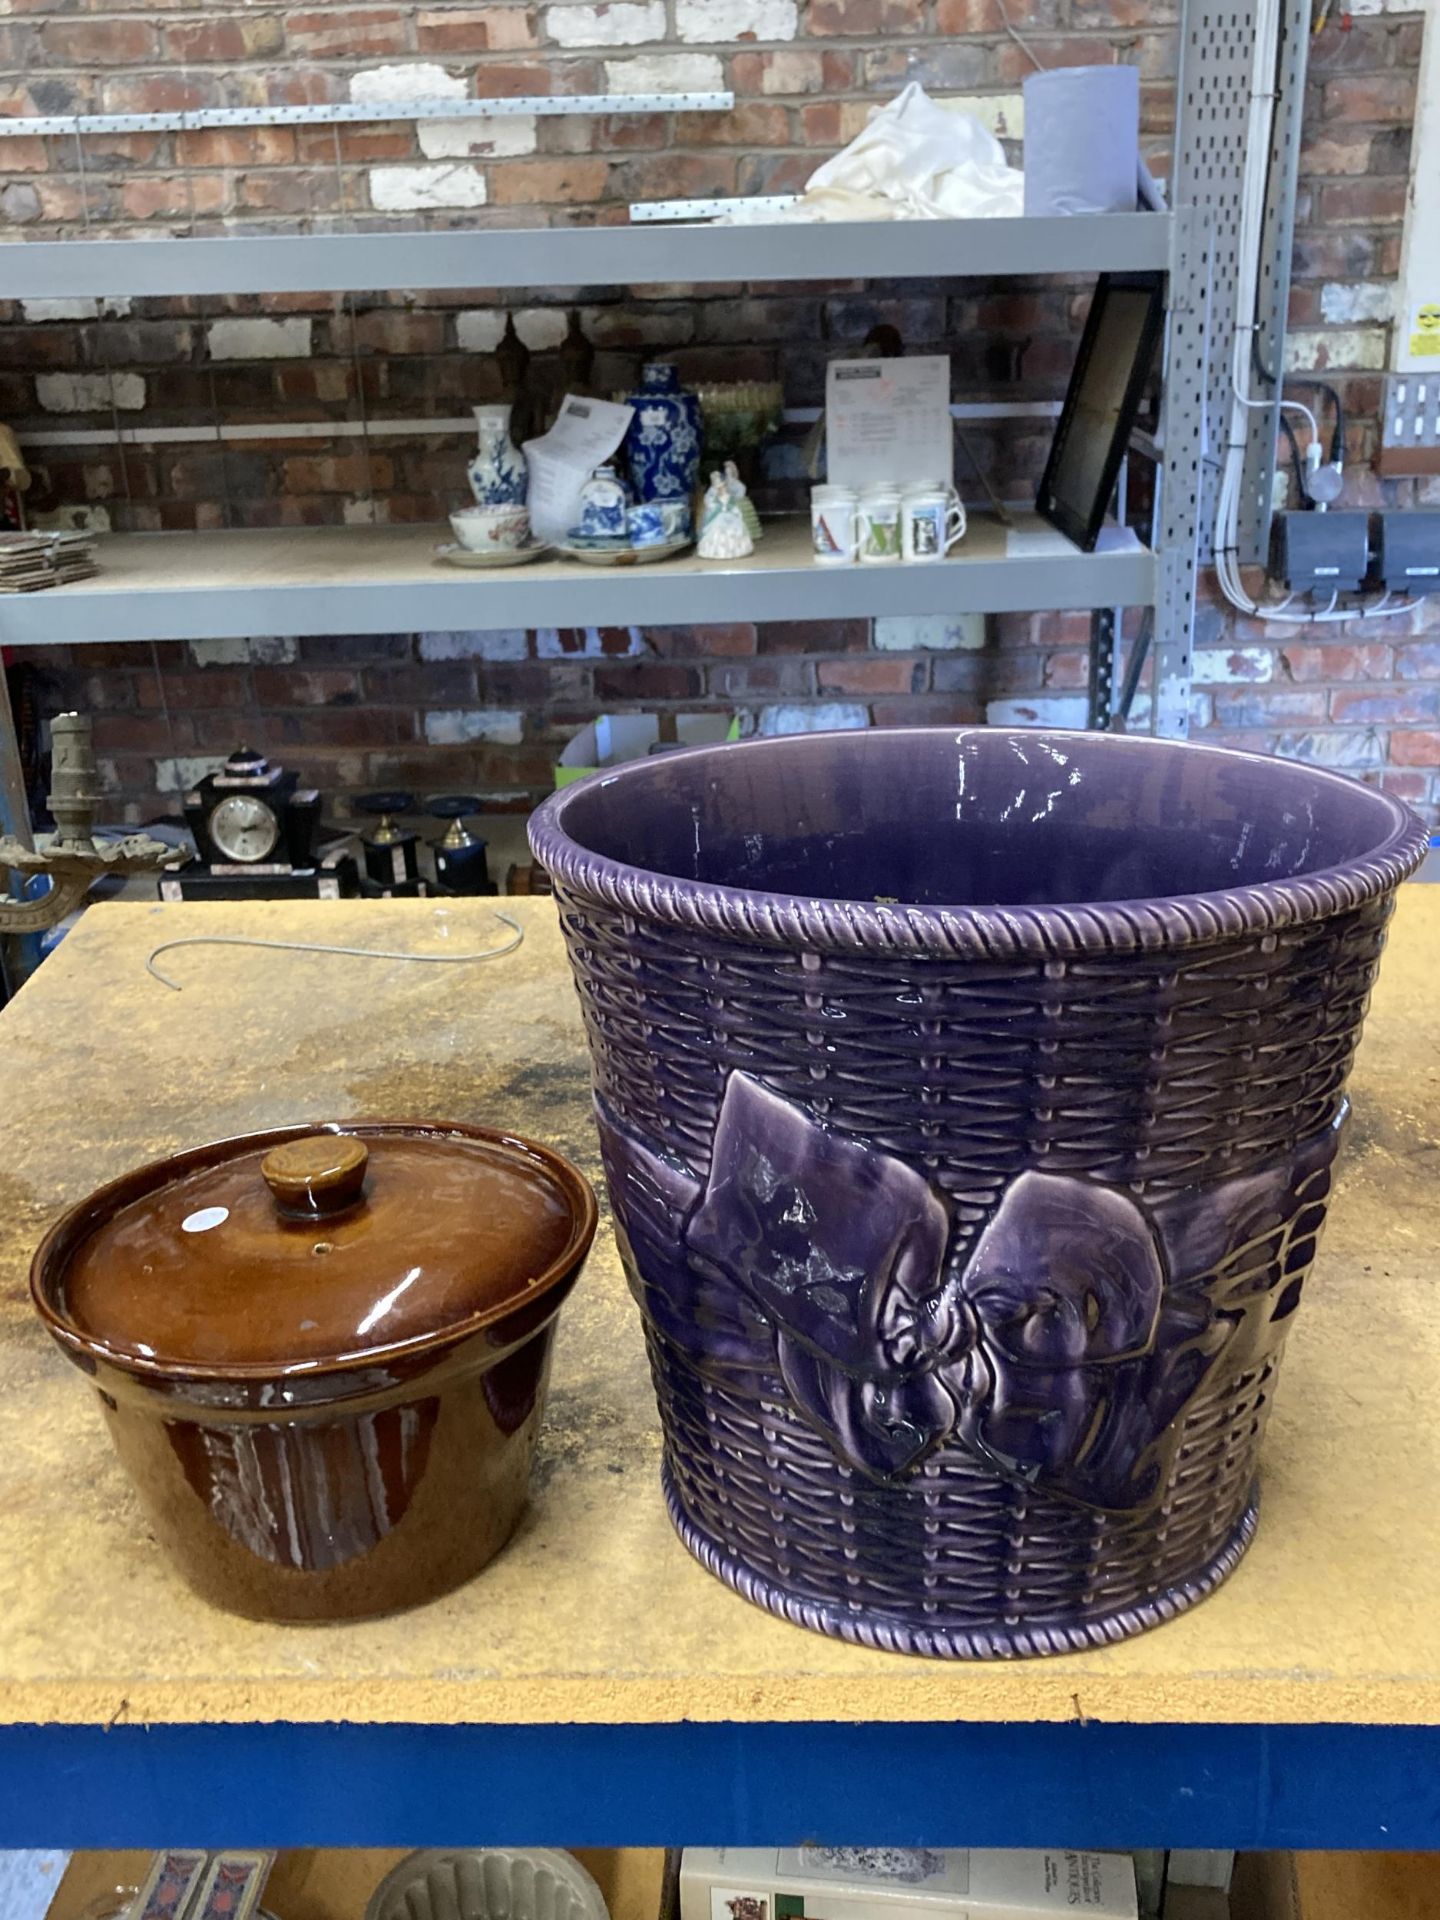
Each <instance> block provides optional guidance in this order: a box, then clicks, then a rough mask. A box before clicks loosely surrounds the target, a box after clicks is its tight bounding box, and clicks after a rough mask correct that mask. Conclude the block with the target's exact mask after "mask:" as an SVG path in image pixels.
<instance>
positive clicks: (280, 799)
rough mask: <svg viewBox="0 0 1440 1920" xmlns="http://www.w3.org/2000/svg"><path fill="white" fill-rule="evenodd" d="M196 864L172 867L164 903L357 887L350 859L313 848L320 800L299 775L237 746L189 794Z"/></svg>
mask: <svg viewBox="0 0 1440 1920" xmlns="http://www.w3.org/2000/svg"><path fill="white" fill-rule="evenodd" d="M185 824H186V825H187V826H188V827H189V829H190V832H191V834H192V835H193V837H194V840H195V853H196V858H195V859H194V860H187V861H185V862H184V863H183V864H182V865H180V866H175V867H169V868H167V869H166V871H165V872H164V873H163V874H162V876H161V879H160V898H161V899H162V900H234V899H247V898H250V899H253V898H262V899H272V900H306V899H308V900H315V899H320V900H325V899H332V900H333V899H340V898H342V897H345V898H348V897H349V896H350V895H351V894H353V893H354V892H355V889H356V871H355V862H354V860H353V858H352V857H351V856H350V855H349V854H346V853H344V852H342V851H340V844H341V843H337V846H336V848H335V849H334V850H333V851H332V850H329V849H325V848H318V847H317V845H316V840H317V835H318V832H319V827H320V795H319V793H318V792H317V791H316V790H315V789H314V788H311V787H301V785H300V780H299V775H298V774H295V773H291V772H287V771H286V769H285V768H283V767H272V766H271V765H270V763H269V761H268V760H266V758H265V756H264V755H263V754H260V753H256V752H254V751H253V750H252V749H251V748H249V747H237V748H236V749H235V751H234V753H232V754H231V755H230V757H229V759H228V760H227V761H226V762H225V764H224V766H222V767H221V768H220V769H219V770H218V771H217V772H215V773H210V774H207V775H206V776H205V778H204V779H203V780H201V781H199V782H198V783H197V784H196V786H195V788H194V789H193V791H191V792H190V793H187V794H186V796H185Z"/></svg>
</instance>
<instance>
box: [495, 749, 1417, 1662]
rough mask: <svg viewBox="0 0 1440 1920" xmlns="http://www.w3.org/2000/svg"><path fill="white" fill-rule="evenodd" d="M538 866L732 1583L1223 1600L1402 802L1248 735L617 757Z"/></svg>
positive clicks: (930, 1620) (1008, 1598) (1080, 1639)
mask: <svg viewBox="0 0 1440 1920" xmlns="http://www.w3.org/2000/svg"><path fill="white" fill-rule="evenodd" d="M531 843H532V845H533V847H534V850H535V854H536V856H537V858H538V859H539V860H540V861H541V862H542V863H543V864H544V866H545V867H546V868H547V869H548V870H549V872H550V874H551V875H552V877H553V880H554V884H555V892H556V897H557V900H558V902H559V907H560V913H561V918H562V923H563V925H564V929H565V937H566V941H567V943H568V946H569V952H570V958H571V962H572V965H573V968H574V973H575V979H576V984H577V986H578V988H579V992H580V998H581V1002H582V1006H583V1009H584V1015H585V1022H586V1028H587V1033H588V1037H589V1042H590V1049H591V1057H592V1064H593V1069H594V1078H595V1093H596V1109H597V1115H598V1120H599V1127H600V1136H601V1145H602V1149H603V1153H604V1160H605V1170H606V1176H607V1180H608V1184H609V1189H610V1197H611V1202H612V1205H613V1209H614V1214H615V1221H616V1227H617V1232H618V1234H619V1239H620V1247H621V1252H622V1255H623V1257H624V1260H625V1265H626V1269H627V1272H628V1274H629V1277H630V1283H631V1287H632V1289H633V1291H634V1293H635V1296H636V1299H637V1300H638V1301H639V1304H640V1307H641V1311H642V1313H643V1315H644V1318H645V1325H646V1334H647V1339H648V1342H649V1349H650V1357H651V1364H652V1369H653V1373H654V1378H655V1385H656V1392H657V1395H658V1397H659V1401H660V1411H661V1417H662V1421H663V1425H664V1432H665V1457H666V1465H665V1484H666V1494H667V1498H668V1500H669V1503H670V1510H671V1513H672V1515H673V1517H674V1520H675V1524H676V1526H677V1527H678V1529H679V1531H680V1533H681V1536H682V1538H683V1539H684V1540H685V1542H686V1544H687V1545H688V1546H689V1547H690V1549H691V1551H692V1552H694V1553H695V1554H696V1555H697V1556H698V1558H700V1559H701V1560H702V1561H703V1562H704V1563H705V1565H706V1566H708V1567H709V1568H710V1569H711V1570H712V1571H713V1572H715V1573H717V1574H719V1575H720V1577H721V1578H722V1579H724V1580H727V1581H729V1582H730V1584H731V1585H733V1586H735V1587H737V1588H738V1589H739V1590H740V1591H741V1592H742V1593H744V1594H746V1595H748V1596H749V1597H750V1598H751V1599H753V1600H755V1601H758V1602H759V1603H760V1604H761V1605H762V1606H766V1607H769V1608H770V1609H771V1610H772V1611H774V1612H777V1613H781V1614H783V1615H785V1616H786V1617H787V1618H790V1619H793V1620H797V1621H800V1622H802V1623H804V1624H805V1625H807V1626H811V1627H816V1628H819V1629H820V1630H822V1631H824V1632H827V1633H833V1634H838V1635H840V1636H842V1637H844V1638H846V1639H851V1640H857V1641H862V1642H864V1643H866V1644H870V1645H877V1646H885V1647H892V1648H898V1649H903V1650H907V1651H911V1652H920V1653H934V1654H951V1655H963V1656H972V1657H979V1656H995V1655H1014V1654H1032V1653H1049V1652H1057V1651H1062V1650H1064V1649H1067V1648H1077V1647H1084V1646H1090V1645H1098V1644H1103V1643H1104V1642H1106V1641H1109V1640H1114V1639H1116V1638H1119V1637H1120V1636H1122V1635H1124V1634H1128V1633H1133V1632H1137V1631H1138V1630H1140V1629H1141V1628H1142V1627H1146V1626H1150V1625H1153V1624H1155V1623H1156V1622H1157V1621H1160V1620H1163V1619H1166V1618H1168V1617H1169V1616H1170V1615H1172V1614H1173V1613H1176V1612H1178V1611H1179V1610H1180V1609H1181V1608H1183V1607H1185V1606H1187V1605H1188V1604H1189V1603H1190V1602H1191V1601H1193V1600H1196V1599H1198V1598H1200V1597H1202V1596H1203V1595H1204V1594H1205V1593H1207V1592H1209V1591H1210V1590H1211V1588H1212V1587H1214V1586H1215V1585H1216V1584H1217V1583H1218V1582H1219V1581H1220V1580H1221V1579H1222V1578H1223V1577H1224V1576H1225V1574H1227V1573H1228V1572H1229V1571H1230V1569H1231V1568H1232V1567H1233V1566H1234V1565H1235V1563H1236V1561H1237V1560H1238V1559H1239V1557H1240V1555H1241V1553H1242V1552H1243V1551H1244V1548H1245V1545H1246V1544H1247V1542H1248V1540H1249V1538H1250V1536H1251V1533H1252V1532H1253V1529H1254V1524H1255V1468H1256V1460H1257V1456H1258V1453H1259V1448H1260V1441H1261V1436H1262V1433H1263V1430H1264V1426H1265V1421H1266V1418H1267V1415H1268V1412H1269V1406H1270V1399H1271V1395H1272V1391H1273V1386H1274V1379H1275V1373H1276V1368H1277V1366H1278V1363H1279V1357H1280V1350H1281V1347H1282V1345H1283V1342H1284V1338H1285V1333H1286V1331H1287V1329H1288V1327H1289V1324H1290V1318H1291V1316H1292V1314H1293V1313H1294V1311H1295V1308H1296V1306H1297V1305H1298V1303H1299V1299H1300V1293H1301V1289H1302V1287H1303V1284H1304V1281H1305V1277H1306V1274H1307V1273H1308V1271H1309V1268H1310V1263H1311V1260H1312V1258H1313V1256H1314V1252H1315V1247H1316V1242H1317V1238H1318V1234H1319V1231H1320V1227H1321V1224H1322V1222H1323V1219H1324V1213H1325V1200H1326V1196H1327V1194H1328V1192H1329V1187H1330V1176H1331V1167H1332V1162H1333V1159H1334V1155H1335V1150H1336V1144H1337V1140H1338V1130H1339V1127H1340V1123H1341V1121H1342V1118H1343V1114H1344V1099H1343V1088H1344V1083H1345V1078H1346V1074H1347V1072H1348V1070H1349V1066H1350V1060H1351V1056H1352V1054H1353V1052H1354V1048H1355V1043H1356V1041H1357V1039H1358V1037H1359V1031H1360V1023H1361V1019H1362V1017H1363V1014H1364V1010H1365V1004H1366V998H1367V995H1368V993H1369V989H1370V984H1371V981H1372V979H1373V978H1374V973H1375V968H1376V965H1377V962H1378V959H1379V955H1380V949H1381V945H1382V943H1383V940H1384V930H1385V924H1386V921H1387V919H1388V918H1389V914H1390V909H1391V905H1392V896H1393V893H1394V889H1395V887H1396V886H1397V885H1398V883H1399V882H1400V881H1401V880H1402V879H1403V878H1404V877H1405V875H1406V874H1407V873H1409V872H1411V871H1412V870H1413V869H1414V867H1415V866H1416V865H1417V864H1418V862H1419V861H1420V859H1421V857H1422V855H1423V853H1424V850H1425V833H1424V829H1423V828H1422V827H1421V825H1420V823H1419V822H1418V821H1417V820H1416V819H1415V817H1414V816H1413V815H1412V814H1411V813H1410V812H1409V811H1408V809H1406V808H1405V807H1403V806H1401V805H1400V804H1399V803H1397V802H1396V801H1394V800H1391V799H1389V798H1388V797H1387V796H1385V795H1383V794H1380V793H1376V792H1374V791H1372V790H1371V789H1369V788H1365V787H1361V786H1358V785H1356V784H1355V783H1354V782H1352V781H1349V780H1345V779H1342V778H1340V777H1338V776H1336V775H1333V774H1329V773H1323V772H1319V771H1316V770H1314V769H1312V768H1308V767H1303V766H1298V765H1295V764H1294V763H1290V762H1285V761H1280V760H1269V759H1262V758H1260V757H1257V756H1252V755H1248V754H1237V753H1229V752H1224V751H1220V750H1217V749H1213V748H1203V747H1191V746H1186V745H1181V744H1178V743H1172V742H1162V741H1151V740H1143V739H1124V738H1119V737H1116V736H1113V735H1101V734H1042V733H1034V732H1015V733H1011V732H1003V731H1000V730H998V729H975V730H973V731H968V730H967V731H960V732H956V731H953V730H948V729H947V730H941V729H933V730H931V729H927V730H923V731H922V730H915V731H910V730H897V731H886V732H876V733H849V734H828V735H809V736H800V737H798V738H794V739H783V740H767V741H757V742H752V743H747V744H745V745H740V746H726V747H715V748H701V749H697V750H696V751H694V752H691V753H683V754H671V755H666V756H663V757H659V758H656V759H651V760H647V761H641V762H638V763H636V764H634V765H633V766H628V767H625V768H622V769H620V770H619V771H617V772H605V773H600V774H597V775H594V776H592V777H591V778H590V779H588V780H585V781H581V782H579V783H578V784H576V785H575V786H573V787H570V788H567V789H566V790H565V791H564V792H562V793H560V794H557V795H556V796H555V797H554V798H553V799H551V800H549V801H548V802H547V803H546V804H545V806H543V807H542V808H541V809H540V811H539V813H538V814H537V815H536V816H535V819H534V822H533V824H532V828H531Z"/></svg>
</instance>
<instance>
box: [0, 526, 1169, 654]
mask: <svg viewBox="0 0 1440 1920" xmlns="http://www.w3.org/2000/svg"><path fill="white" fill-rule="evenodd" d="M1016 519H1017V524H1016V528H1015V530H1014V532H1013V533H1011V534H1007V532H1006V530H1005V529H1004V528H1003V527H1002V526H1000V524H999V523H998V522H997V521H995V520H993V519H991V518H990V517H989V516H986V515H979V514H977V515H976V516H974V518H973V519H972V521H971V524H970V530H969V532H968V533H967V535H966V537H965V540H964V542H963V543H962V545H961V546H960V547H959V549H958V550H957V551H956V553H955V554H954V555H952V556H951V558H950V559H948V560H946V561H943V562H940V563H938V564H934V565H929V566H903V565H902V566H889V567H863V566H854V567H822V566H817V565H816V564H815V563H814V561H813V560H812V559H811V557H810V544H809V523H808V522H802V521H793V520H782V521H775V522H771V523H770V525H769V526H768V528H767V531H766V535H765V538H764V540H763V541H762V542H761V544H760V546H759V547H758V548H757V549H756V552H755V554H754V555H753V557H752V558H750V559H748V560H746V561H743V562H740V563H738V564H718V563H716V562H713V561H704V560H700V559H697V558H696V556H695V555H694V553H693V552H692V553H689V554H685V555H682V556H681V557H680V558H678V559H675V560H668V561H661V562H658V563H656V564H654V565H651V566H644V567H623V568H620V567H616V568H599V567H587V566H582V565H579V564H577V563H576V562H574V561H570V560H562V559H555V560H543V561H537V562H534V563H533V564H531V565H530V566H526V567H514V568H508V569H505V570H504V571H499V572H464V571H461V570H460V569H459V568H454V567H448V566H445V565H443V564H441V563H440V562H438V561H437V560H436V558H435V546H436V544H437V541H438V540H439V538H440V536H441V534H442V531H443V530H442V529H441V528H439V527H433V526H432V527H379V528H373V529H372V528H366V527H325V528H311V527H306V528H293V529H285V530H283V531H279V532H238V533H154V534H116V535H114V536H112V537H111V538H109V539H106V540H103V541H101V542H100V544H99V557H100V562H101V565H102V567H103V569H104V570H103V572H101V573H100V574H99V575H98V576H97V577H96V578H95V579H94V580H88V581H84V582H82V583H78V584H76V585H75V586H69V587H53V588H51V589H49V590H48V591H47V592H43V593H33V594H15V595H13V596H7V597H6V598H4V599H0V644H3V645H6V646H17V647H18V646H31V647H34V646H47V645H51V646H58V645H84V644H85V643H86V642H88V641H101V640H111V641H114V640H192V639H220V638H229V637H232V636H237V635H238V636H249V635H253V634H266V633H285V634H302V633H316V634H319V633H397V632H414V631H419V630H424V631H432V632H440V631H444V630H446V629H457V630H465V629H484V628H497V627H550V626H559V627H567V626H597V625H598V626H628V625H635V626H659V627H663V626H691V625H701V624H704V623H705V622H710V621H715V622H726V621H731V620H755V621H761V620H832V619H867V618H872V617H875V616H882V615H924V614H960V613H1020V612H1029V611H1032V610H1035V609H1046V608H1052V609H1060V610H1084V609H1091V608H1096V607H1113V606H1140V605H1146V604H1148V603H1149V602H1150V601H1151V599H1152V598H1153V595H1154V591H1155V557H1154V555H1153V554H1152V553H1151V552H1150V551H1149V550H1148V549H1146V548H1144V547H1141V546H1130V547H1126V548H1123V549H1121V550H1118V551H1113V552H1102V553H1091V554H1086V553H1081V552H1080V551H1079V550H1078V549H1077V548H1075V547H1073V546H1071V545H1070V543H1069V542H1068V541H1067V540H1065V539H1064V538H1063V536H1061V535H1059V534H1057V533H1055V532H1054V531H1053V530H1052V529H1050V528H1048V527H1045V526H1044V525H1043V523H1042V522H1040V521H1039V520H1038V519H1036V517H1035V516H1033V515H1017V516H1016ZM1016 545H1018V546H1019V547H1020V548H1021V550H1020V551H1019V552H1016V551H1012V550H1011V549H1012V548H1013V547H1014V546H1016Z"/></svg>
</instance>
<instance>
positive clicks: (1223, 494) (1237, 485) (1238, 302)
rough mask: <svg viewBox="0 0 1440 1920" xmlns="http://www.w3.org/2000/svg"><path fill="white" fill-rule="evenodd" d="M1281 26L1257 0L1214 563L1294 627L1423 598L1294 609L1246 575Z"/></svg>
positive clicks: (1267, 616)
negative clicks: (1244, 509)
mask: <svg viewBox="0 0 1440 1920" xmlns="http://www.w3.org/2000/svg"><path fill="white" fill-rule="evenodd" d="M1279 29H1280V0H1257V6H1256V14H1255V27H1254V34H1255V41H1254V46H1255V51H1254V61H1253V65H1252V67H1251V75H1250V99H1249V105H1248V110H1247V129H1246V141H1245V168H1244V173H1243V175H1242V179H1241V190H1240V220H1239V231H1238V235H1237V239H1236V249H1235V250H1236V258H1237V261H1238V268H1237V275H1236V289H1235V339H1234V344H1233V348H1232V353H1231V364H1230V425H1229V432H1228V434H1227V436H1226V440H1225V449H1224V460H1223V462H1222V465H1221V478H1220V492H1219V496H1218V500H1217V504H1216V511H1215V539H1214V562H1215V574H1216V579H1217V580H1218V582H1219V586H1220V591H1221V592H1222V593H1223V594H1224V596H1225V598H1226V599H1227V600H1228V601H1229V602H1230V604H1231V606H1232V607H1234V608H1236V609H1237V611H1239V612H1240V613H1244V614H1248V615H1250V616H1251V617H1252V618H1255V619H1260V620H1266V621H1271V622H1276V623H1283V624H1285V625H1294V626H1310V625H1316V626H1324V625H1338V624H1341V623H1343V622H1345V621H1347V620H1357V621H1358V620H1380V619H1384V620H1388V619H1390V618H1392V617H1393V616H1394V615H1397V614H1405V613H1411V612H1413V611H1414V609H1415V608H1416V607H1417V606H1418V605H1419V604H1420V603H1419V601H1418V600H1406V601H1401V602H1400V603H1398V604H1397V605H1395V606H1391V605H1390V604H1389V602H1390V595H1389V594H1388V593H1386V594H1383V595H1382V596H1381V598H1380V599H1379V600H1376V601H1373V602H1372V603H1371V604H1370V605H1369V606H1368V607H1366V606H1361V607H1353V608H1342V607H1339V606H1338V605H1337V602H1338V600H1339V595H1338V593H1332V594H1331V596H1330V604H1329V605H1328V606H1327V607H1325V608H1322V609H1319V610H1317V611H1314V612H1305V611H1303V610H1300V609H1296V610H1295V611H1294V612H1292V611H1290V603H1291V601H1293V600H1294V598H1295V595H1294V594H1293V593H1291V594H1288V595H1287V596H1286V597H1285V599H1284V600H1281V601H1280V602H1278V604H1276V605H1273V606H1266V605H1265V604H1264V603H1263V602H1262V601H1257V600H1254V599H1252V598H1251V596H1250V594H1249V593H1247V592H1246V590H1245V583H1244V581H1243V580H1242V578H1241V576H1240V548H1239V530H1240V500H1241V494H1242V492H1243V489H1244V482H1245V456H1246V452H1247V451H1248V445H1249V428H1248V425H1247V420H1246V416H1247V415H1248V414H1249V413H1250V412H1251V411H1260V410H1263V409H1265V408H1267V407H1269V406H1271V405H1273V404H1274V402H1273V401H1270V400H1256V399H1254V398H1252V397H1251V396H1250V394H1249V392H1248V387H1249V381H1250V368H1251V366H1252V364H1253V360H1254V341H1255V333H1256V318H1255V307H1256V300H1257V298H1258V292H1259V264H1260V243H1261V239H1262V237H1263V234H1264V227H1265V184H1266V173H1267V168H1268V157H1269V153H1270V143H1271V138H1272V135H1273V132H1274V118H1275V89H1274V72H1275V58H1276V47H1277V45H1278V36H1279ZM1280 405H1281V406H1282V407H1284V408H1286V409H1288V410H1289V411H1291V412H1294V413H1298V414H1300V415H1302V416H1303V418H1304V419H1306V420H1308V421H1309V423H1310V433H1311V437H1312V440H1313V442H1314V443H1315V444H1317V445H1318V443H1319V439H1320V430H1319V426H1318V423H1317V422H1316V419H1315V415H1314V414H1313V413H1312V412H1311V410H1310V408H1309V407H1307V406H1305V405H1304V404H1303V403H1302V402H1301V401H1299V400H1285V399H1283V398H1282V399H1281V401H1280Z"/></svg>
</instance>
